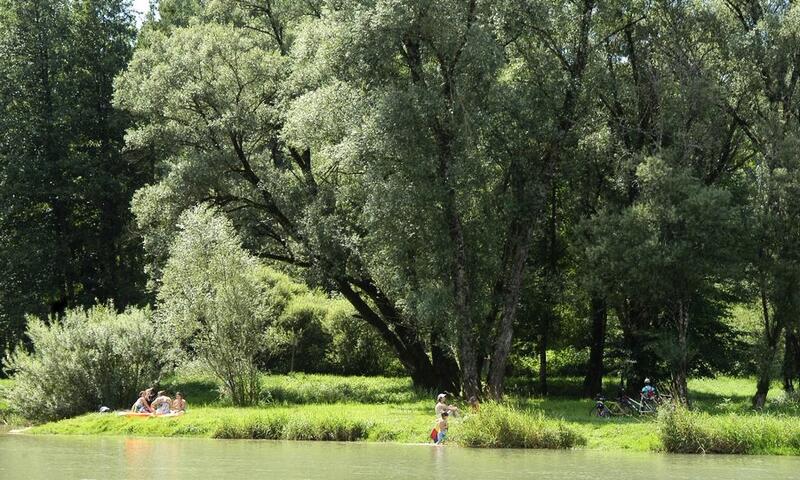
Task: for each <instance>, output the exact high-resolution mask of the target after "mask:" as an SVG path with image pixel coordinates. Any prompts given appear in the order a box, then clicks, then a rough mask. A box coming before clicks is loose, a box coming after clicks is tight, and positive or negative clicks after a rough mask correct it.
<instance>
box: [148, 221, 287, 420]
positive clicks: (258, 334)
mask: <svg viewBox="0 0 800 480" xmlns="http://www.w3.org/2000/svg"><path fill="white" fill-rule="evenodd" d="M179 228H180V229H181V232H180V234H179V235H178V236H177V237H176V239H175V241H174V243H173V244H172V246H171V248H170V256H169V260H168V262H167V265H166V267H165V269H164V277H163V284H162V287H161V290H160V291H159V295H158V298H159V307H160V308H159V310H158V321H159V325H160V327H161V328H160V331H161V334H162V335H163V336H164V338H170V339H172V340H173V341H174V343H175V346H176V347H177V348H178V349H183V350H187V349H191V351H192V352H194V353H195V354H196V355H197V356H199V357H200V358H201V359H202V360H203V361H204V363H205V364H206V366H207V368H208V369H209V370H210V371H211V372H213V373H214V375H215V376H216V377H217V379H218V380H219V382H220V384H221V387H222V390H223V392H224V393H225V395H227V396H228V397H229V398H230V399H231V401H232V402H233V404H234V405H240V406H243V405H252V404H255V403H257V402H258V398H259V395H260V392H261V385H260V383H259V372H258V369H257V366H256V364H255V360H256V357H257V356H258V354H259V353H260V352H261V351H263V349H264V348H265V343H266V331H267V326H268V324H269V321H270V314H271V311H270V307H269V305H268V304H266V303H265V300H266V298H267V297H266V295H265V294H264V293H265V292H264V290H263V285H261V284H260V283H259V281H258V264H257V263H256V261H255V259H254V258H252V257H251V256H250V255H249V254H248V253H247V252H245V251H244V250H243V249H242V247H241V244H240V241H239V239H238V237H237V236H236V234H235V233H234V232H233V229H232V227H231V225H230V223H229V222H228V221H227V220H226V219H225V218H224V217H222V216H220V215H219V214H217V213H216V212H215V211H214V210H212V209H209V208H204V207H199V208H196V209H193V210H190V211H187V212H186V213H185V214H184V215H182V216H181V222H180V224H179Z"/></svg>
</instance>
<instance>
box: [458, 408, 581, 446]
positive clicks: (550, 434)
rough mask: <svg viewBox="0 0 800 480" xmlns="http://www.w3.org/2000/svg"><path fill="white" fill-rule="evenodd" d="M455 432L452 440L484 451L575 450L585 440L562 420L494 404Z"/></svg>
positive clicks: (465, 422) (465, 420) (470, 417)
mask: <svg viewBox="0 0 800 480" xmlns="http://www.w3.org/2000/svg"><path fill="white" fill-rule="evenodd" d="M451 431H453V437H452V438H453V441H454V442H456V443H458V444H460V445H463V446H466V447H485V448H551V449H557V448H572V447H575V446H577V445H585V444H586V439H585V438H584V437H583V436H582V435H580V434H579V433H578V432H577V431H575V430H574V429H573V428H572V427H569V426H567V425H566V424H565V423H564V422H563V421H559V420H552V419H548V418H545V416H544V415H543V414H542V413H534V414H529V413H524V412H521V411H519V410H517V409H515V408H513V407H510V406H506V405H500V404H495V403H486V404H483V405H481V410H480V412H479V413H477V414H474V415H469V416H468V417H466V418H465V419H464V421H463V422H462V423H461V424H460V425H459V426H458V428H457V429H455V428H451Z"/></svg>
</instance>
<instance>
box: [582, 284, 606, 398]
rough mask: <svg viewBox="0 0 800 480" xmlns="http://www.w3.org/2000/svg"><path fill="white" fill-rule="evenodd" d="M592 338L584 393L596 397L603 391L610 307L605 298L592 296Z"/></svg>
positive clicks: (584, 381)
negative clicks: (604, 357)
mask: <svg viewBox="0 0 800 480" xmlns="http://www.w3.org/2000/svg"><path fill="white" fill-rule="evenodd" d="M591 318H592V338H591V343H590V346H589V363H588V365H587V368H586V378H584V380H583V391H584V394H585V395H586V396H587V397H589V398H594V397H595V396H596V395H599V394H600V392H602V391H603V355H604V353H605V345H606V326H607V324H608V309H607V308H606V301H605V299H602V298H599V297H592V300H591Z"/></svg>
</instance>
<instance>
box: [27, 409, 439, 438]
mask: <svg viewBox="0 0 800 480" xmlns="http://www.w3.org/2000/svg"><path fill="white" fill-rule="evenodd" d="M430 409H431V406H430V405H429V404H428V403H421V402H418V403H412V404H402V405H395V406H392V405H365V404H337V405H303V406H302V407H285V406H281V407H267V408H245V409H234V408H226V407H216V408H212V407H200V408H191V406H190V408H189V411H188V412H187V413H186V414H185V415H183V416H180V417H172V418H158V417H120V416H117V415H116V414H100V413H91V414H88V415H83V416H80V417H76V418H70V419H66V420H61V421H59V422H52V423H47V424H44V425H40V426H37V427H34V428H33V430H32V432H33V433H50V434H81V435H138V436H161V437H174V436H199V437H212V438H266V439H286V440H301V439H302V440H369V441H396V442H403V443H416V442H425V441H426V440H427V438H428V434H429V433H430V430H431V428H432V426H433V417H432V415H431V414H430V413H429V411H430Z"/></svg>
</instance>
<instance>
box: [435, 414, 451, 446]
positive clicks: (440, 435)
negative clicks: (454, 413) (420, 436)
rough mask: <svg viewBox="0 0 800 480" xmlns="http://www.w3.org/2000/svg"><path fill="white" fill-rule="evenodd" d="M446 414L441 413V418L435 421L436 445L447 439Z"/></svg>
mask: <svg viewBox="0 0 800 480" xmlns="http://www.w3.org/2000/svg"><path fill="white" fill-rule="evenodd" d="M447 417H448V415H447V412H442V416H441V417H440V418H439V420H437V421H436V445H441V444H442V443H443V442H444V439H445V437H447Z"/></svg>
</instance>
